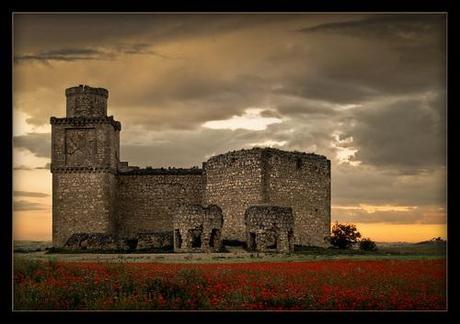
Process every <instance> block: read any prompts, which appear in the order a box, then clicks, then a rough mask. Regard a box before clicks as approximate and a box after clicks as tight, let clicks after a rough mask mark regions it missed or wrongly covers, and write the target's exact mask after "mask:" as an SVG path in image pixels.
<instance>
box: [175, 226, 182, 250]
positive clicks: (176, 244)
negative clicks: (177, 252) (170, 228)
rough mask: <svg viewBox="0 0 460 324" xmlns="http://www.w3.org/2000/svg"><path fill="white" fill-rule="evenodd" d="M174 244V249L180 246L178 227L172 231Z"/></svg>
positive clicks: (180, 238)
mask: <svg viewBox="0 0 460 324" xmlns="http://www.w3.org/2000/svg"><path fill="white" fill-rule="evenodd" d="M174 246H175V247H176V249H180V248H182V237H181V235H180V231H179V230H178V229H176V230H175V231H174Z"/></svg>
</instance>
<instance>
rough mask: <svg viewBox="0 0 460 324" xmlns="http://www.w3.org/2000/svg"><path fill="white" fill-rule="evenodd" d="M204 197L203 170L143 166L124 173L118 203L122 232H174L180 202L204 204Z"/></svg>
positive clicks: (119, 182) (126, 234) (123, 233)
mask: <svg viewBox="0 0 460 324" xmlns="http://www.w3.org/2000/svg"><path fill="white" fill-rule="evenodd" d="M180 170H182V171H180ZM202 196H203V187H202V178H201V170H200V169H194V170H193V169H189V170H188V171H187V170H184V169H179V171H174V170H173V171H171V170H168V169H164V170H163V171H162V170H161V169H150V170H149V169H139V170H135V171H131V172H127V173H120V174H119V175H118V189H117V205H116V209H117V218H118V226H117V227H118V229H119V231H118V232H119V235H120V236H124V237H130V236H132V237H135V236H136V234H137V233H142V232H155V231H171V232H172V230H173V215H174V213H175V211H176V209H177V206H178V204H179V203H198V204H200V203H201V201H202Z"/></svg>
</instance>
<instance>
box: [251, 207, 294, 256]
mask: <svg viewBox="0 0 460 324" xmlns="http://www.w3.org/2000/svg"><path fill="white" fill-rule="evenodd" d="M244 220H245V224H246V242H247V245H248V249H249V250H250V251H257V252H270V251H276V252H282V253H290V252H292V251H294V242H293V239H294V216H293V215H292V208H290V207H279V206H270V205H265V206H251V207H249V208H248V209H246V212H245V213H244Z"/></svg>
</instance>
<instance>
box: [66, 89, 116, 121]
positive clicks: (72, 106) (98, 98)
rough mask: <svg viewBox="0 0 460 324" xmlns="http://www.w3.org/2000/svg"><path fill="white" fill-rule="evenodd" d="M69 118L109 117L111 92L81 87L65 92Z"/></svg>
mask: <svg viewBox="0 0 460 324" xmlns="http://www.w3.org/2000/svg"><path fill="white" fill-rule="evenodd" d="M65 95H66V99H67V105H66V107H67V109H66V113H67V117H78V116H84V117H103V116H106V115H107V98H108V96H109V92H108V91H107V90H106V89H103V88H92V87H89V86H84V85H80V86H78V87H72V88H68V89H66V91H65Z"/></svg>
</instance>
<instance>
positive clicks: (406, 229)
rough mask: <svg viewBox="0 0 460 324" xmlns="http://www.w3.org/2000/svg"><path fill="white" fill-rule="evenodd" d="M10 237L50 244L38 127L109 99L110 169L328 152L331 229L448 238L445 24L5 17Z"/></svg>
mask: <svg viewBox="0 0 460 324" xmlns="http://www.w3.org/2000/svg"><path fill="white" fill-rule="evenodd" d="M13 23H14V26H13V28H14V29H13V30H14V53H13V54H14V65H13V80H14V85H13V86H14V88H13V90H14V92H13V189H14V191H13V209H14V210H13V212H14V216H13V217H14V218H13V224H14V239H16V240H24V239H25V240H50V239H51V173H50V171H49V163H50V148H51V135H50V131H51V127H50V125H49V119H50V116H56V117H64V116H65V95H64V91H65V89H66V88H68V87H72V86H76V85H79V84H87V85H90V86H93V87H103V88H106V89H108V90H109V103H108V104H109V109H108V114H109V115H113V116H114V117H115V119H116V120H119V121H120V122H121V123H122V131H121V159H122V161H129V163H130V165H137V166H140V167H145V166H152V167H162V166H163V167H167V166H177V167H191V166H201V162H203V161H205V160H206V159H208V158H209V157H210V156H212V155H215V154H219V153H224V152H226V151H229V150H235V149H241V148H250V147H253V146H271V147H276V148H280V149H283V150H298V151H304V152H315V153H318V154H322V155H326V156H327V157H328V158H329V159H330V160H331V164H332V166H331V169H332V175H331V179H332V221H336V220H337V221H339V222H349V223H354V224H357V226H358V229H359V230H360V231H361V233H362V234H363V235H364V236H366V237H367V236H368V237H371V238H372V239H374V240H376V241H411V242H415V241H421V240H426V239H431V238H433V237H437V236H442V237H444V238H445V237H446V28H445V24H446V18H445V16H444V15H440V14H438V15H435V14H432V15H426V14H425V15H420V14H398V15H388V14H387V15H383V14H378V15H377V14H374V15H372V14H321V15H320V14H289V15H287V14H271V15H267V14H208V15H204V14H196V15H190V14H187V15H186V14H182V15H180V14H176V15H172V14H170V15H166V14H129V15H128V14H125V15H124V14H54V15H46V14H15V15H14V21H13Z"/></svg>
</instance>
